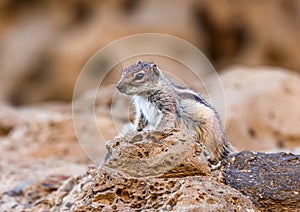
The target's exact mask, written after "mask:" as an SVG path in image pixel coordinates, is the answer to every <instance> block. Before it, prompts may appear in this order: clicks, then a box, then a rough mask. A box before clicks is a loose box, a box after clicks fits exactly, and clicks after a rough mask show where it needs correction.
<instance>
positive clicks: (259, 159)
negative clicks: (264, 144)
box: [224, 151, 300, 211]
mask: <svg viewBox="0 0 300 212" xmlns="http://www.w3.org/2000/svg"><path fill="white" fill-rule="evenodd" d="M224 178H225V182H226V183H227V184H228V185H230V186H231V187H233V188H235V189H237V190H239V191H241V192H242V193H243V194H245V195H246V196H248V197H250V199H251V200H252V202H253V203H254V204H255V205H256V206H257V207H258V208H259V209H261V210H263V211H299V208H300V155H293V154H291V153H272V154H266V153H259V152H249V151H244V152H240V153H238V154H235V155H233V156H231V158H230V159H229V160H228V164H227V165H226V167H225V171H224Z"/></svg>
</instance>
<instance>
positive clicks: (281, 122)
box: [220, 67, 300, 153]
mask: <svg viewBox="0 0 300 212" xmlns="http://www.w3.org/2000/svg"><path fill="white" fill-rule="evenodd" d="M220 79H221V82H222V84H223V88H224V92H225V97H226V98H225V99H226V111H225V115H226V125H225V127H226V134H227V137H228V138H229V140H230V141H231V143H232V144H233V145H234V146H236V147H237V148H238V149H239V150H245V149H247V150H251V151H273V152H274V151H276V152H279V151H294V152H295V153H299V146H300V130H299V125H300V110H299V104H300V100H299V96H300V86H299V85H300V75H299V74H298V73H294V72H291V71H288V70H284V69H280V68H271V67H261V68H247V67H232V68H229V69H228V70H225V71H224V73H222V74H221V75H220ZM297 148H298V149H297Z"/></svg>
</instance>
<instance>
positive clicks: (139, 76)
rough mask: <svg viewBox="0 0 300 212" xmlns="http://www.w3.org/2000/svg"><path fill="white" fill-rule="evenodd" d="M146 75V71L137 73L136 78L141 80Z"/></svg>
mask: <svg viewBox="0 0 300 212" xmlns="http://www.w3.org/2000/svg"><path fill="white" fill-rule="evenodd" d="M144 76H145V74H144V73H138V74H137V75H135V77H134V80H141V79H143V78H144Z"/></svg>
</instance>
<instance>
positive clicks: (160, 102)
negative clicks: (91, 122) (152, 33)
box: [116, 61, 232, 164]
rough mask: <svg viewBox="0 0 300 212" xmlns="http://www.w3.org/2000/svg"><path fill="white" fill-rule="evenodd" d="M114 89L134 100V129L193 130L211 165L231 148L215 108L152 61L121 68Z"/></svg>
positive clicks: (139, 62)
mask: <svg viewBox="0 0 300 212" xmlns="http://www.w3.org/2000/svg"><path fill="white" fill-rule="evenodd" d="M116 88H117V90H118V91H119V92H120V93H122V94H125V95H127V96H130V97H132V99H133V102H134V106H135V109H136V111H135V112H136V117H135V129H136V130H137V131H142V130H144V129H145V130H164V129H170V128H179V129H181V130H182V131H187V132H192V133H194V134H195V136H196V139H197V141H198V142H199V143H200V144H201V145H202V147H204V149H205V154H206V155H207V156H208V158H209V161H210V162H211V163H213V164H215V163H217V162H219V161H220V160H221V159H222V158H223V157H225V156H227V155H228V154H229V153H230V152H231V151H232V146H231V144H230V143H229V142H228V140H227V139H226V138H225V133H224V130H223V128H222V125H221V122H220V119H219V116H218V114H217V112H216V110H215V109H214V108H213V107H212V106H211V105H210V104H209V103H207V102H206V101H205V100H204V99H203V98H202V97H201V96H200V95H199V94H198V93H196V92H194V91H193V90H190V89H188V88H186V87H183V86H180V85H176V84H174V83H173V82H171V81H170V80H169V79H168V78H167V77H166V76H165V75H164V73H163V72H162V70H161V69H160V68H159V67H158V66H157V65H156V64H155V63H149V62H141V61H138V62H137V63H136V64H134V65H132V66H130V67H128V68H126V69H124V70H123V72H122V77H121V79H120V81H119V82H118V84H117V86H116Z"/></svg>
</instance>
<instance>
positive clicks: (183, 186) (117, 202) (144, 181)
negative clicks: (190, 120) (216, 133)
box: [33, 131, 256, 211]
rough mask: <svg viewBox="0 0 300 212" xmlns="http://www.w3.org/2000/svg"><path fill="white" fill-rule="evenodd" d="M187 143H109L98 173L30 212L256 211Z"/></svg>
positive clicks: (176, 136) (169, 138)
mask: <svg viewBox="0 0 300 212" xmlns="http://www.w3.org/2000/svg"><path fill="white" fill-rule="evenodd" d="M189 139H190V138H189V136H182V135H181V134H180V133H179V132H176V131H170V132H165V133H161V132H149V133H142V134H140V133H138V134H135V135H130V136H128V137H127V138H123V139H121V138H117V139H115V140H113V141H110V142H108V147H109V151H110V152H111V157H110V158H109V159H108V160H107V161H106V162H105V164H104V165H103V166H102V167H101V168H100V169H92V170H90V171H89V172H88V173H87V174H86V175H83V176H81V177H80V178H73V179H72V178H71V179H69V181H68V182H67V183H66V184H65V187H66V188H68V189H64V186H63V187H61V188H60V189H59V190H58V191H56V192H54V193H53V194H51V195H50V196H48V197H47V198H45V199H41V200H40V201H39V202H37V203H36V204H35V205H34V207H33V209H39V210H41V209H43V210H49V209H51V210H63V209H65V208H69V209H70V210H72V211H101V210H102V211H103V210H104V211H113V210H118V211H128V210H143V211H144V210H148V211H153V210H167V211H170V210H173V211H194V210H197V211H199V210H202V211H203V210H204V211H205V210H213V211H255V210H256V209H255V207H254V206H253V205H252V203H251V201H250V200H249V199H248V198H246V197H244V196H243V195H242V194H241V193H240V192H238V191H236V190H235V189H233V188H231V187H229V186H227V185H225V184H224V183H223V182H222V177H221V176H220V175H219V174H220V172H219V171H215V172H214V173H210V168H209V166H208V163H207V161H206V160H205V159H204V156H203V155H202V154H203V153H202V150H201V148H196V147H195V145H191V144H190V143H189V141H188V140H189ZM180 146H181V148H182V149H178V147H180ZM184 146H186V147H185V148H183V147H184ZM166 150H167V151H166ZM146 152H148V153H147V154H146ZM178 153H180V155H181V158H178V157H177V156H178ZM164 157H166V159H165V158H164ZM126 158H127V159H126ZM197 158H198V159H197ZM135 159H138V161H135ZM164 160H165V161H164ZM139 161H140V162H141V163H140V164H137V163H139ZM159 161H160V162H161V163H159ZM168 161H169V162H168ZM122 163H123V166H122ZM115 165H117V166H115ZM139 165H142V166H143V167H139ZM162 165H163V166H162ZM161 167H162V169H161ZM131 168H132V170H131ZM138 169H139V170H138ZM157 170H158V171H157ZM143 173H144V175H142V174H143ZM70 184H71V186H70ZM88 186H90V187H89V188H88ZM70 188H71V189H70ZM57 197H59V199H58V198H57Z"/></svg>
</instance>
